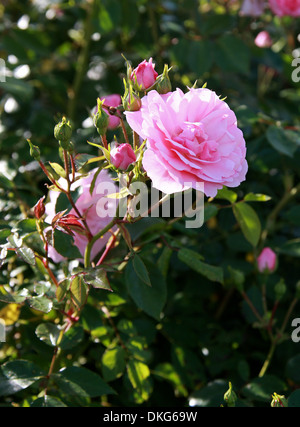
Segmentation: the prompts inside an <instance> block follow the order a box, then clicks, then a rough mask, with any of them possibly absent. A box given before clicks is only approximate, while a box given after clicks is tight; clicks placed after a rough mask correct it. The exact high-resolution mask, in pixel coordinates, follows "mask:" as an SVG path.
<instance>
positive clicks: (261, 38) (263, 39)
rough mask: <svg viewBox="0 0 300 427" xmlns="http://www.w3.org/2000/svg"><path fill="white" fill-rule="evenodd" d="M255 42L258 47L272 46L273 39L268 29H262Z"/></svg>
mask: <svg viewBox="0 0 300 427" xmlns="http://www.w3.org/2000/svg"><path fill="white" fill-rule="evenodd" d="M254 43H255V44H256V46H257V47H261V48H264V47H271V46H272V44H273V41H272V39H271V36H270V34H269V33H268V31H261V32H260V33H258V34H257V36H256V38H255V40H254Z"/></svg>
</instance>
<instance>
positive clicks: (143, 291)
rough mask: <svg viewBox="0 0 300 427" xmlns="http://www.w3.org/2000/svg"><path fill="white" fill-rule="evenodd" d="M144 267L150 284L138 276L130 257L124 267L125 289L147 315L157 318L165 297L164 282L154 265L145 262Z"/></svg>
mask: <svg viewBox="0 0 300 427" xmlns="http://www.w3.org/2000/svg"><path fill="white" fill-rule="evenodd" d="M146 267H147V269H148V272H149V277H150V281H151V284H152V286H151V287H150V286H148V285H146V283H145V282H144V281H143V280H141V279H140V278H139V276H138V275H137V274H136V272H135V269H134V267H133V262H132V259H130V260H129V262H128V264H127V266H126V269H125V283H126V286H127V290H128V293H129V295H130V296H131V298H132V299H133V301H134V302H135V304H136V305H137V306H138V307H139V308H140V309H141V310H143V311H144V312H145V313H147V314H148V315H149V316H152V317H154V318H155V319H157V320H158V319H159V317H160V313H161V311H162V309H163V307H164V305H165V302H166V297H167V289H166V282H165V279H164V277H163V275H162V274H161V272H160V271H159V269H157V268H156V266H155V265H153V264H150V263H149V262H147V264H146Z"/></svg>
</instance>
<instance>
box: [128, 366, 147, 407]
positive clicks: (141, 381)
mask: <svg viewBox="0 0 300 427" xmlns="http://www.w3.org/2000/svg"><path fill="white" fill-rule="evenodd" d="M127 373H128V378H129V380H130V382H131V385H132V387H133V388H134V389H136V390H137V392H138V394H139V396H140V397H141V399H142V401H145V400H148V399H149V397H150V393H151V391H152V388H151V383H150V382H149V377H150V369H149V367H148V366H147V365H146V364H145V363H143V362H139V361H137V360H134V359H131V360H129V362H128V363H127Z"/></svg>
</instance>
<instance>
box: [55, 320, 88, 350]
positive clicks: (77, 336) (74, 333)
mask: <svg viewBox="0 0 300 427" xmlns="http://www.w3.org/2000/svg"><path fill="white" fill-rule="evenodd" d="M83 339H84V329H83V327H82V326H81V325H79V324H76V325H74V326H72V328H70V329H69V330H68V331H67V332H65V333H64V335H63V338H62V340H61V342H60V344H59V347H60V348H61V349H62V350H70V348H73V347H76V346H77V345H78V344H80V343H81V342H82V341H83Z"/></svg>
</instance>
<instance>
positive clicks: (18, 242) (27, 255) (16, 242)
mask: <svg viewBox="0 0 300 427" xmlns="http://www.w3.org/2000/svg"><path fill="white" fill-rule="evenodd" d="M7 241H8V242H9V243H10V244H11V245H12V247H13V248H15V251H16V254H17V255H18V256H19V257H20V258H22V259H23V260H24V261H25V262H26V263H27V264H30V265H32V266H34V265H35V255H34V252H33V250H32V249H30V248H28V247H27V246H25V245H24V243H23V242H22V239H19V238H18V236H17V235H16V234H11V235H10V236H8V238H7Z"/></svg>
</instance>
